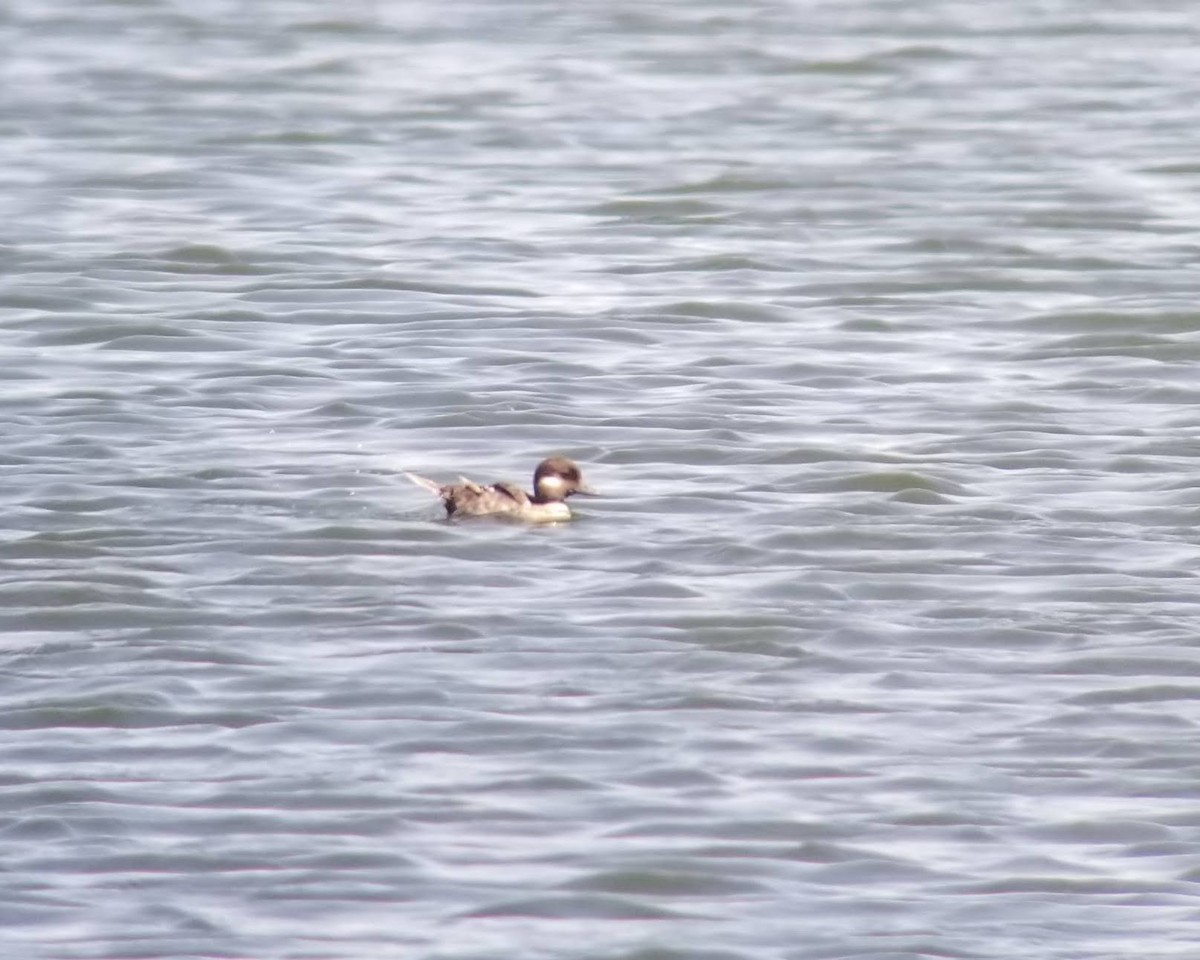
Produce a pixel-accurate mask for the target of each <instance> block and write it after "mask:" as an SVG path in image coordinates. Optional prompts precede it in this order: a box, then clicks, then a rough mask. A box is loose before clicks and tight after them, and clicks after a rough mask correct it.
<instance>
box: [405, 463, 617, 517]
mask: <svg viewBox="0 0 1200 960" xmlns="http://www.w3.org/2000/svg"><path fill="white" fill-rule="evenodd" d="M405 476H406V477H408V479H410V480H411V481H412V482H413V483H415V484H416V485H417V486H419V487H424V488H425V489H426V490H428V491H430V492H431V493H436V494H437V495H438V496H439V497H441V498H442V503H443V504H445V506H446V516H447V517H489V516H504V517H512V518H514V519H517V520H528V521H530V522H531V523H553V522H555V521H558V520H570V519H571V510H570V508H569V507H568V506H567V504H566V499H567V497H569V496H571V495H572V494H576V493H583V494H589V495H593V496H594V495H595V491H594V490H593V489H592V488H591V487H589V486H588V485H587V484H586V483H584V482H583V474H582V473H581V472H580V470H579V467H578V466H577V465H576V464H575V462H574V461H573V460H568V459H567V458H566V457H550V458H549V459H546V460H543V461H542V462H541V463H539V464H538V465H537V469H536V470H535V471H534V472H533V493H532V494H528V493H526V492H525V491H524V490H522V489H521V488H520V487H518V486H517V485H516V484H515V483H493V484H491V485H490V486H486V487H485V486H483V485H482V484H478V483H475V482H474V481H473V480H468V479H467V478H466V477H459V482H458V483H447V484H440V483H438V482H437V481H436V480H430V479H428V478H427V477H419V476H417V475H416V474H415V473H406V474H405Z"/></svg>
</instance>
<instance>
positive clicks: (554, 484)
mask: <svg viewBox="0 0 1200 960" xmlns="http://www.w3.org/2000/svg"><path fill="white" fill-rule="evenodd" d="M566 485H567V482H566V481H565V480H564V479H563V478H562V477H555V476H549V477H542V479H541V480H539V481H538V486H539V487H549V488H550V489H551V490H559V489H561V488H562V487H565V486H566Z"/></svg>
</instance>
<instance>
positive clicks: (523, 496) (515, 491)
mask: <svg viewBox="0 0 1200 960" xmlns="http://www.w3.org/2000/svg"><path fill="white" fill-rule="evenodd" d="M492 489H493V490H495V491H496V492H497V493H502V494H504V495H505V496H506V497H509V498H510V499H511V500H512V501H513V502H514V503H517V504H520V505H521V506H524V505H525V504H527V503H528V502H529V494H527V493H526V492H525V491H524V490H522V489H521V488H520V487H518V486H517V485H516V484H515V483H493V484H492Z"/></svg>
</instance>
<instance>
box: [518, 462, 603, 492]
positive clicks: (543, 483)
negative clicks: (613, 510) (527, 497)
mask: <svg viewBox="0 0 1200 960" xmlns="http://www.w3.org/2000/svg"><path fill="white" fill-rule="evenodd" d="M574 493H583V494H589V495H593V496H594V495H595V493H596V491H595V490H593V489H592V488H591V487H589V486H588V485H587V484H586V483H584V482H583V474H582V473H581V472H580V470H579V467H578V466H577V465H576V464H575V461H574V460H568V459H567V458H566V457H550V458H548V459H546V460H543V461H542V462H541V463H539V464H538V465H537V469H536V470H535V471H534V472H533V494H534V497H535V498H536V499H537V501H538V502H539V503H549V502H550V501H552V500H566V499H567V497H569V496H571V495H572V494H574Z"/></svg>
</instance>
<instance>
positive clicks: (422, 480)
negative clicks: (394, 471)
mask: <svg viewBox="0 0 1200 960" xmlns="http://www.w3.org/2000/svg"><path fill="white" fill-rule="evenodd" d="M404 475H405V476H406V477H408V479H409V480H411V481H412V482H413V483H415V484H416V485H417V486H418V487H424V488H425V489H426V490H428V491H429V492H430V493H434V494H437V495H438V496H439V497H440V496H441V495H442V485H441V484H440V483H438V482H437V481H436V480H430V479H429V478H428V477H421V476H418V475H417V474H415V473H409V472H408V471H407V470H406V471H404Z"/></svg>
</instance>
